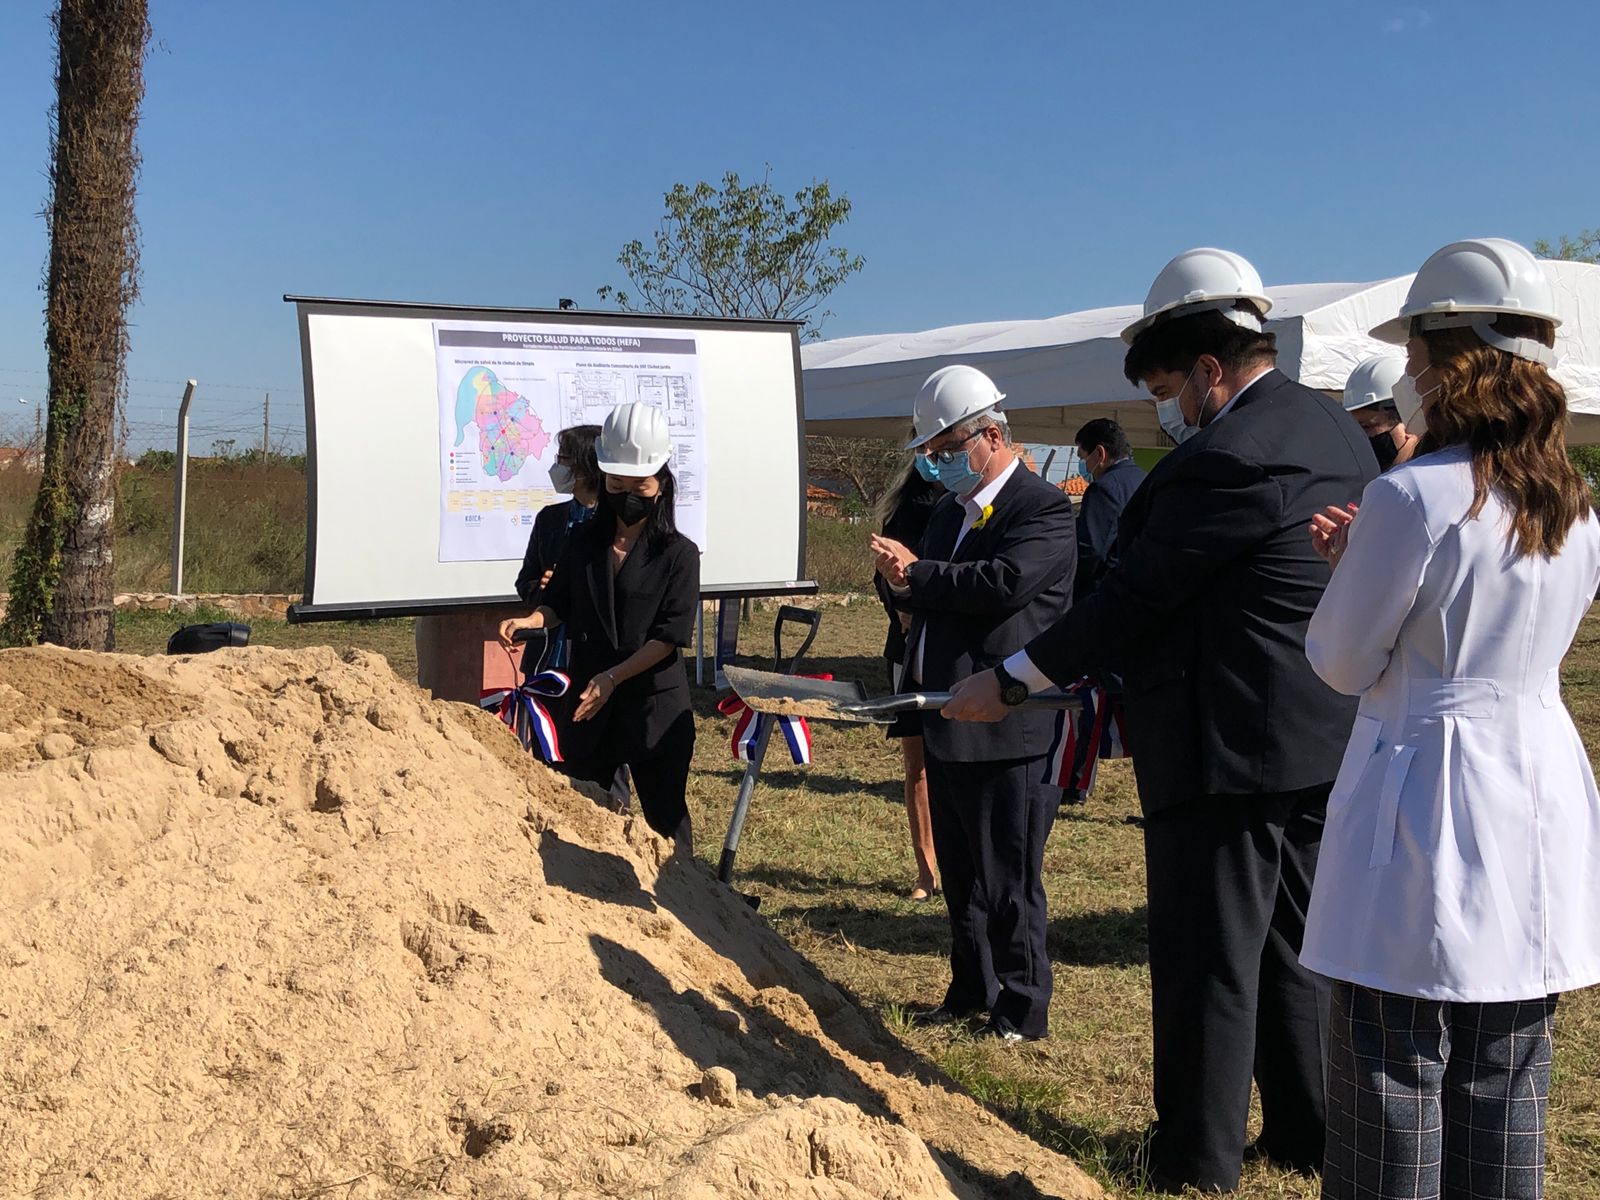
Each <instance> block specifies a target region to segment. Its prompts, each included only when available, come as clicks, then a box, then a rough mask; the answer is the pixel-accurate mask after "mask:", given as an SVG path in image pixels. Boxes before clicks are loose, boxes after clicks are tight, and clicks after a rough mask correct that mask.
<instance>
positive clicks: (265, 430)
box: [261, 392, 272, 467]
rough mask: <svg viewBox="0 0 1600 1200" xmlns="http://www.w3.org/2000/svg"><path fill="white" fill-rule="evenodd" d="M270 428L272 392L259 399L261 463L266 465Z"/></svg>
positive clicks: (263, 465)
mask: <svg viewBox="0 0 1600 1200" xmlns="http://www.w3.org/2000/svg"><path fill="white" fill-rule="evenodd" d="M271 430H272V393H271V392H268V393H267V394H266V395H265V396H264V397H263V398H262V401H261V465H262V467H265V466H266V465H267V447H268V446H269V445H271V442H270V441H269V440H268V439H269V438H270V436H271Z"/></svg>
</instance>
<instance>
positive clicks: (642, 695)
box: [540, 514, 700, 761]
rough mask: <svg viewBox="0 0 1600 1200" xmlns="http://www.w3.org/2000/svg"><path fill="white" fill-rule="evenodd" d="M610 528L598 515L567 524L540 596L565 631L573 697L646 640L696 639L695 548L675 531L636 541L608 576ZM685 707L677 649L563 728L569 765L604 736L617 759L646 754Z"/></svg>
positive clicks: (697, 579)
mask: <svg viewBox="0 0 1600 1200" xmlns="http://www.w3.org/2000/svg"><path fill="white" fill-rule="evenodd" d="M612 528H613V522H612V520H611V519H610V518H608V517H606V516H605V515H604V514H601V515H598V516H596V517H594V518H593V519H591V520H589V521H587V522H585V523H584V524H582V525H579V526H577V527H576V528H574V529H573V530H572V535H571V537H570V539H569V540H568V542H567V549H566V553H564V554H563V555H562V556H561V561H560V562H559V563H557V564H556V569H555V574H554V575H552V576H551V577H550V583H549V584H548V586H546V587H545V589H544V595H543V596H542V597H541V599H540V603H542V604H544V605H547V606H548V607H550V608H552V609H554V610H555V611H556V612H557V613H558V614H560V616H561V619H562V621H563V623H564V624H565V625H566V628H567V639H568V642H569V644H570V645H571V647H572V650H571V654H572V659H571V674H572V687H573V690H574V691H577V692H581V691H582V690H583V688H584V687H585V686H586V685H587V684H588V682H589V680H591V679H593V678H594V677H595V676H596V675H598V674H599V673H600V672H601V671H604V670H606V669H607V668H609V667H614V666H616V665H617V664H618V663H620V662H621V661H622V660H623V659H625V658H627V657H628V656H629V655H631V654H633V653H634V651H636V650H638V649H639V648H640V647H641V646H643V645H644V644H645V643H646V642H648V641H652V640H659V641H663V642H670V643H671V644H672V645H674V646H687V645H689V644H690V642H691V641H692V640H693V638H694V617H695V606H696V605H697V604H698V603H699V602H700V550H699V548H698V547H696V546H695V544H694V543H693V542H691V541H690V540H689V539H688V538H686V537H684V536H683V535H682V534H677V535H675V536H674V537H673V538H671V539H670V540H669V541H668V542H667V543H666V544H665V545H662V546H659V547H655V546H651V545H649V544H648V542H646V541H645V540H644V539H641V540H640V541H639V542H638V543H637V544H636V545H635V546H634V548H633V552H632V553H631V554H629V555H628V559H627V561H626V562H624V563H623V564H622V569H621V570H619V571H618V572H617V574H616V578H615V579H613V578H612V575H611V563H610V556H611V534H612ZM689 711H690V705H689V678H688V676H687V675H686V674H685V673H684V669H683V658H682V656H681V655H679V654H678V653H677V652H676V651H674V652H673V653H672V654H670V655H668V656H667V657H666V658H664V659H662V661H661V662H659V663H657V664H656V665H655V666H654V667H652V668H651V669H650V670H648V671H646V672H644V674H642V675H638V676H635V677H634V678H633V679H629V680H627V681H625V682H623V683H621V684H619V685H618V687H617V690H616V692H615V694H614V695H613V696H612V697H611V699H610V701H609V702H607V704H606V706H605V707H604V708H602V709H601V710H600V711H599V712H598V713H596V714H595V716H593V717H592V718H590V719H589V720H587V721H577V722H573V723H572V724H571V725H570V726H569V727H567V728H565V729H563V730H562V736H563V737H564V738H565V739H567V740H566V741H564V742H563V744H562V749H563V751H565V753H566V757H567V758H568V759H570V760H577V759H581V758H587V757H590V756H592V755H593V754H594V753H595V751H596V749H597V748H598V747H599V746H600V745H601V743H602V742H605V741H608V740H609V742H610V744H611V745H614V746H617V747H619V748H621V749H622V751H623V754H624V761H627V760H628V759H631V758H634V757H637V756H640V755H648V754H649V753H651V752H652V751H653V750H654V748H655V746H656V745H657V743H658V742H659V741H660V739H661V737H662V735H663V734H665V733H666V731H667V729H668V728H669V727H670V726H671V724H672V722H673V721H674V720H676V719H677V718H678V717H679V716H680V715H681V714H682V713H686V712H689ZM609 748H610V747H609V746H608V749H609Z"/></svg>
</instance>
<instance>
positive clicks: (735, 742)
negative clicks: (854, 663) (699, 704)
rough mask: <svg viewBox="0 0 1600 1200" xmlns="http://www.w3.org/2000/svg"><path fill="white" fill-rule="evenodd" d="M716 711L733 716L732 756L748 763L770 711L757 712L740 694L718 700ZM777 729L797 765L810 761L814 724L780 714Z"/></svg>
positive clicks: (801, 718) (813, 676) (823, 677)
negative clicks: (780, 732) (812, 726)
mask: <svg viewBox="0 0 1600 1200" xmlns="http://www.w3.org/2000/svg"><path fill="white" fill-rule="evenodd" d="M798 678H800V679H832V678H833V676H832V675H801V676H798ZM717 711H718V712H719V713H721V714H722V715H723V716H725V717H733V718H734V722H733V738H732V740H730V741H729V743H728V749H729V750H730V751H732V753H733V757H734V758H736V759H738V760H739V761H740V762H749V761H750V760H751V758H753V757H754V756H755V750H756V743H757V742H758V741H760V740H761V730H762V727H763V726H764V725H765V724H766V722H768V721H770V720H771V719H772V718H771V716H770V715H768V714H767V713H758V712H756V711H755V710H754V709H752V708H751V707H750V706H749V705H748V704H746V703H745V702H744V701H743V700H741V699H739V697H738V696H727V697H725V698H724V699H722V700H719V701H717ZM778 729H779V730H780V731H782V733H783V740H784V741H785V742H787V743H788V744H789V757H790V758H792V759H794V761H795V764H796V765H797V766H802V767H803V766H805V765H806V764H807V763H809V762H810V761H811V726H809V725H807V724H806V719H805V718H804V717H779V718H778Z"/></svg>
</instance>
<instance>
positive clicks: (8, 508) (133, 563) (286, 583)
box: [0, 462, 306, 592]
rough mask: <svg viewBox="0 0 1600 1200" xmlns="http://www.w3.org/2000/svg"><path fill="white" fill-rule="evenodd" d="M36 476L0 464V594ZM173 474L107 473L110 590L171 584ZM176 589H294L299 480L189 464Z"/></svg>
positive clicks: (299, 548) (264, 469) (302, 534)
mask: <svg viewBox="0 0 1600 1200" xmlns="http://www.w3.org/2000/svg"><path fill="white" fill-rule="evenodd" d="M38 482H39V480H38V476H37V475H36V474H34V473H32V472H29V471H24V470H21V469H20V468H15V467H13V468H10V469H7V470H0V591H4V590H5V587H6V583H7V581H9V580H10V578H11V555H12V551H13V548H14V547H15V545H16V543H17V542H18V541H19V540H20V538H21V536H22V530H23V528H24V527H25V526H26V524H27V521H28V513H29V511H30V510H31V508H32V505H33V496H34V491H35V490H36V489H37V487H38ZM172 502H173V473H172V471H170V470H165V471H162V470H144V469H141V468H138V467H129V468H127V469H125V470H124V471H122V473H121V474H119V475H118V477H117V509H116V556H117V561H116V587H117V590H118V591H120V592H144V591H166V590H167V587H168V584H169V583H170V582H171V563H172ZM184 543H185V545H184V579H183V583H184V590H185V591H188V592H298V591H300V589H301V588H302V587H303V586H304V584H305V562H306V480H305V474H304V472H302V471H298V470H295V469H293V468H291V467H287V466H281V465H270V466H255V465H250V464H238V463H220V464H212V463H203V462H197V463H191V464H190V467H189V482H188V519H187V520H186V521H185V523H184Z"/></svg>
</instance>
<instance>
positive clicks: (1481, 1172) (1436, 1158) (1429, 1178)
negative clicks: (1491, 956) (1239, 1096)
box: [1322, 981, 1556, 1200]
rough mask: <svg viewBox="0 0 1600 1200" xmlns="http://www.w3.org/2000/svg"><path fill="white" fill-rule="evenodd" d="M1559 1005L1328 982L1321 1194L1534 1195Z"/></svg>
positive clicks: (1537, 1198)
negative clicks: (1453, 998) (1439, 996)
mask: <svg viewBox="0 0 1600 1200" xmlns="http://www.w3.org/2000/svg"><path fill="white" fill-rule="evenodd" d="M1555 1011H1556V997H1555V996H1547V997H1545V998H1544V999H1540V1000H1516V1001H1510V1002H1507V1003H1504V1004H1453V1003H1447V1002H1444V1001H1438V1000H1419V999H1416V998H1415V997H1412V996H1397V995H1395V994H1393V993H1391V992H1380V991H1375V990H1373V989H1371V988H1365V987H1361V986H1359V985H1357V984H1352V983H1343V982H1339V981H1335V982H1334V985H1333V1005H1332V1012H1331V1018H1330V1022H1329V1031H1328V1037H1329V1049H1328V1141H1327V1161H1326V1163H1325V1165H1324V1167H1323V1173H1322V1196H1323V1200H1541V1198H1542V1197H1543V1196H1544V1126H1545V1112H1546V1108H1547V1105H1548V1099H1549V1095H1550V1053H1551V1028H1552V1025H1553V1023H1554V1019H1555Z"/></svg>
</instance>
